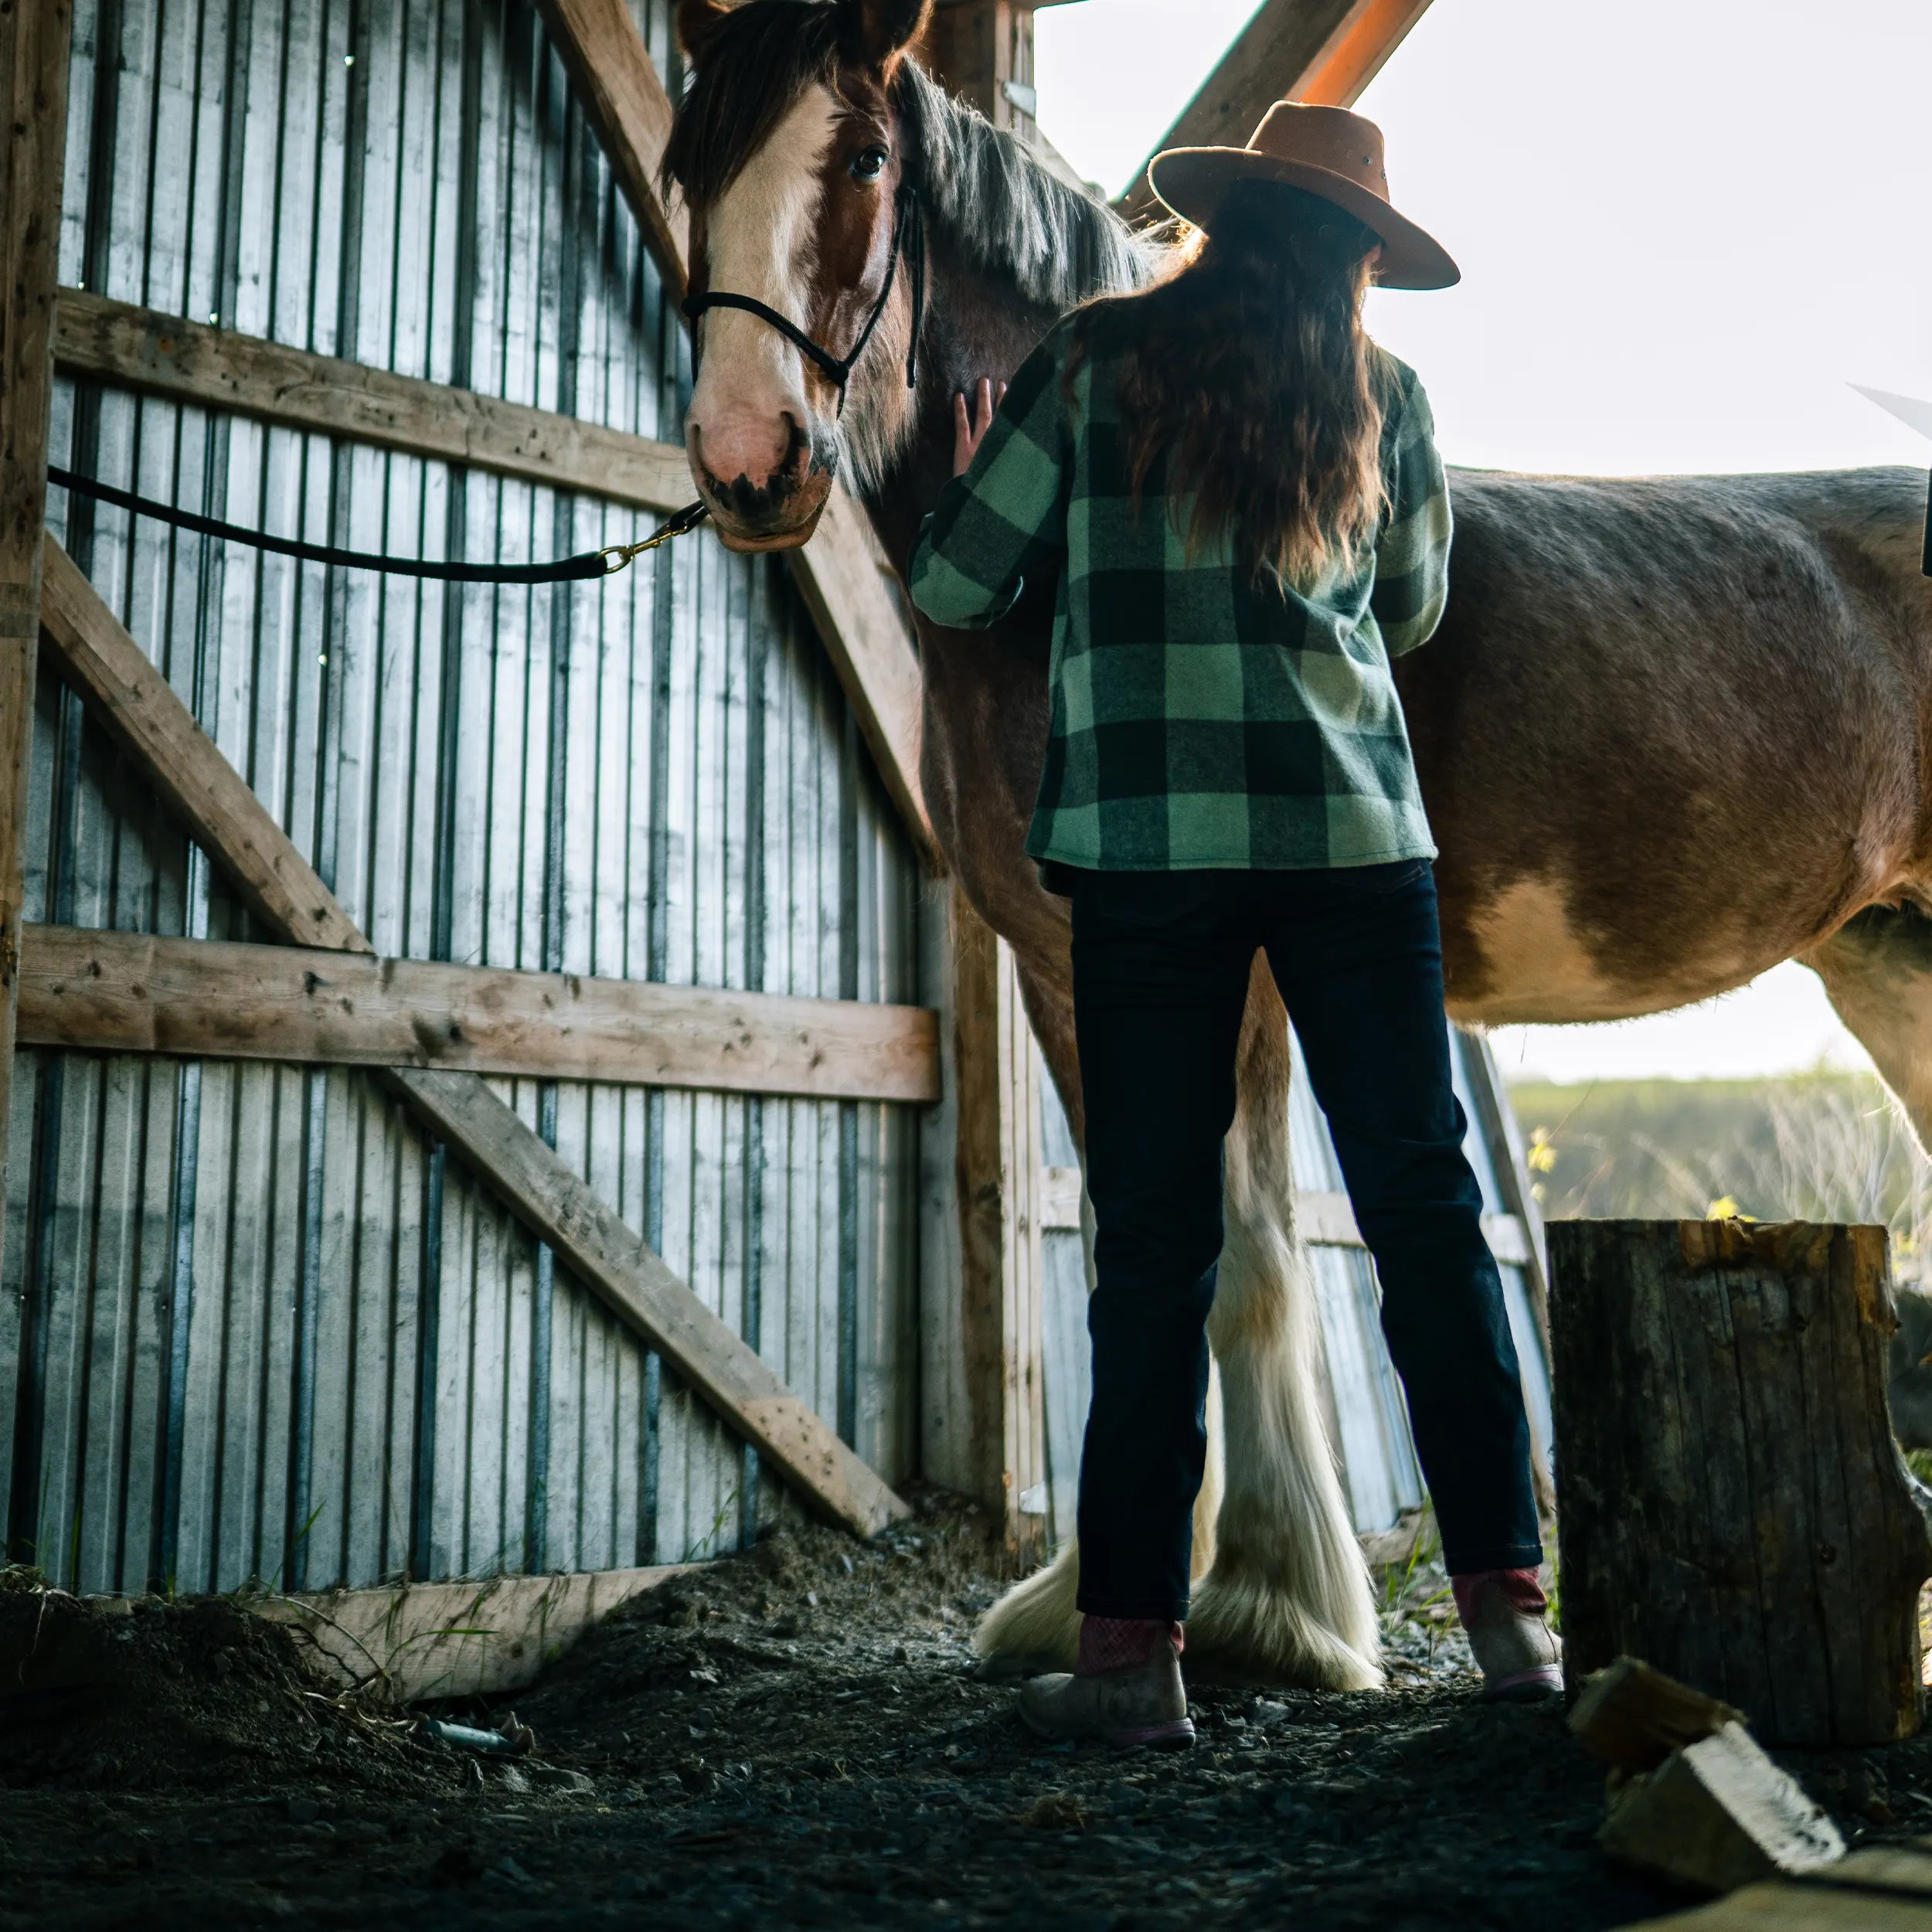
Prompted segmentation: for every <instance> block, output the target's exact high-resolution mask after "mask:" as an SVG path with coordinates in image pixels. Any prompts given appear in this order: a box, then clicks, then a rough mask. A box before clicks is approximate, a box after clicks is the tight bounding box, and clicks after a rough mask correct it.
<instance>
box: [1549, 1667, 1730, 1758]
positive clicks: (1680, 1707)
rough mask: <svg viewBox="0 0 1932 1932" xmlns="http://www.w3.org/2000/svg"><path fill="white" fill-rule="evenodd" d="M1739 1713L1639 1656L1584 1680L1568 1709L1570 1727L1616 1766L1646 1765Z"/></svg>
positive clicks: (1595, 1752)
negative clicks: (1585, 1681)
mask: <svg viewBox="0 0 1932 1932" xmlns="http://www.w3.org/2000/svg"><path fill="white" fill-rule="evenodd" d="M1742 1718H1743V1712H1742V1711H1734V1710H1733V1709H1731V1707H1730V1705H1728V1704H1723V1703H1719V1702H1718V1700H1717V1699H1716V1698H1715V1697H1706V1696H1705V1695H1704V1693H1703V1692H1702V1691H1697V1690H1692V1689H1691V1687H1690V1686H1689V1685H1688V1684H1680V1683H1679V1682H1678V1681H1677V1679H1675V1678H1674V1677H1666V1676H1665V1675H1664V1673H1663V1672H1662V1671H1661V1670H1652V1669H1651V1667H1650V1665H1648V1664H1646V1663H1645V1662H1644V1661H1643V1660H1642V1659H1641V1658H1638V1657H1620V1658H1617V1661H1616V1662H1615V1663H1614V1664H1612V1665H1611V1666H1610V1667H1609V1668H1608V1669H1607V1670H1600V1671H1599V1672H1597V1674H1596V1675H1595V1676H1594V1677H1593V1678H1591V1679H1590V1681H1589V1682H1587V1684H1585V1685H1584V1686H1583V1695H1582V1696H1580V1697H1579V1698H1578V1699H1577V1702H1576V1706H1575V1707H1574V1708H1573V1709H1572V1710H1571V1712H1570V1733H1571V1735H1572V1736H1574V1737H1576V1738H1577V1739H1579V1740H1580V1741H1581V1742H1582V1743H1583V1747H1584V1748H1585V1749H1586V1750H1588V1751H1589V1752H1590V1754H1591V1755H1592V1756H1593V1757H1600V1758H1601V1759H1602V1760H1603V1761H1604V1763H1605V1764H1609V1765H1612V1766H1614V1767H1615V1768H1616V1769H1617V1770H1620V1771H1648V1770H1655V1768H1656V1767H1657V1766H1658V1765H1659V1764H1662V1763H1663V1761H1664V1760H1665V1758H1667V1757H1669V1755H1670V1754H1671V1753H1672V1751H1674V1750H1680V1749H1681V1748H1682V1747H1683V1746H1685V1745H1686V1744H1695V1743H1697V1741H1698V1740H1699V1739H1700V1738H1706V1737H1715V1736H1716V1735H1717V1733H1719V1731H1721V1730H1723V1728H1724V1726H1726V1724H1730V1723H1736V1722H1738V1721H1740V1720H1741V1719H1742Z"/></svg>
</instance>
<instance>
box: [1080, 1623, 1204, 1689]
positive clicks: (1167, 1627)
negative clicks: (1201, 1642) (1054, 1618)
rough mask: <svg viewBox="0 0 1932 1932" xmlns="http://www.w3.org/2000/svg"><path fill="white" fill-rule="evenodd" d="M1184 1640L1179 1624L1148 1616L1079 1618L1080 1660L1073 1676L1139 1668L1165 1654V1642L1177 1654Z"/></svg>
mask: <svg viewBox="0 0 1932 1932" xmlns="http://www.w3.org/2000/svg"><path fill="white" fill-rule="evenodd" d="M1184 1643H1185V1639H1184V1638H1183V1637H1182V1634H1181V1626H1180V1625H1179V1624H1167V1623H1162V1622H1161V1621H1159V1620H1158V1618H1155V1617H1082V1618H1081V1619H1080V1661H1079V1662H1077V1663H1076V1664H1075V1665H1074V1666H1073V1675H1075V1676H1076V1677H1098V1676H1100V1675H1103V1674H1104V1672H1107V1671H1115V1670H1143V1669H1145V1668H1146V1667H1147V1666H1148V1665H1149V1664H1151V1663H1153V1662H1155V1660H1156V1659H1157V1658H1160V1657H1162V1656H1163V1655H1165V1654H1166V1648H1167V1646H1168V1645H1169V1644H1172V1645H1173V1646H1174V1654H1175V1656H1177V1657H1178V1656H1179V1655H1180V1654H1181V1651H1182V1648H1183V1646H1184Z"/></svg>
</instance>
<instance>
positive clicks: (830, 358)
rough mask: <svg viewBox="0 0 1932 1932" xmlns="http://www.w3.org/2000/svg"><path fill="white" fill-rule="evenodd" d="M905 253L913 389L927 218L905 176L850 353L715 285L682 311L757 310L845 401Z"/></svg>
mask: <svg viewBox="0 0 1932 1932" xmlns="http://www.w3.org/2000/svg"><path fill="white" fill-rule="evenodd" d="M901 255H904V256H905V257H906V258H907V261H908V264H909V270H908V272H909V273H910V274H911V276H912V278H913V334H912V340H911V342H910V343H908V344H907V345H906V387H907V388H908V389H917V387H918V386H919V333H920V328H922V327H923V325H924V322H925V319H926V221H925V216H924V213H923V211H922V209H921V208H920V201H919V190H918V189H917V188H915V187H914V186H913V185H912V183H911V182H909V181H906V182H900V185H899V192H898V193H897V194H896V195H895V196H893V243H892V253H890V254H889V255H888V256H887V257H886V282H885V286H884V287H883V288H881V289H880V290H879V299H878V301H876V302H874V303H873V304H872V313H871V314H870V315H868V316H867V317H866V325H865V327H864V328H862V329H861V330H860V331H859V339H858V341H857V342H854V343H853V344H852V349H851V351H850V352H849V353H848V354H846V355H833V354H832V351H831V350H830V349H827V348H825V346H824V345H823V344H822V343H819V342H814V341H813V340H812V339H811V337H810V336H809V335H807V334H806V333H805V332H804V330H803V329H802V328H800V327H799V326H798V324H797V323H796V322H794V321H793V320H792V319H791V317H790V316H788V315H780V314H779V312H778V311H777V309H775V308H770V306H768V305H767V304H765V303H764V302H761V301H759V300H758V299H757V297H755V296H752V295H733V294H728V293H726V292H724V291H719V290H707V291H706V292H705V293H704V294H702V295H689V296H687V297H686V298H685V304H684V312H685V315H688V316H689V317H690V318H691V319H692V321H696V320H697V318H699V316H700V315H702V314H703V313H704V312H705V311H706V309H708V308H741V309H743V311H744V312H745V313H746V314H747V315H755V316H757V318H758V319H759V321H761V322H768V323H770V325H771V326H772V327H773V328H775V329H776V330H777V332H778V333H779V334H780V335H782V336H784V338H785V339H786V340H787V342H791V344H793V345H794V347H796V348H797V349H798V352H799V353H800V354H801V355H805V356H808V357H809V358H810V359H811V361H812V362H815V363H816V364H817V366H818V367H819V368H820V369H822V370H824V372H825V374H826V376H828V378H829V379H831V381H832V383H833V384H834V385H835V386H836V387H837V389H838V406H839V409H840V410H841V411H842V410H844V408H845V386H846V384H847V383H849V382H850V381H851V380H852V371H853V370H854V369H856V368H857V367H858V366H859V357H860V356H862V355H864V354H865V352H866V344H867V343H868V342H870V341H871V340H872V331H873V330H874V329H876V328H878V326H879V318H880V317H881V316H882V315H884V314H885V312H886V304H887V303H888V302H889V301H891V300H892V298H893V284H894V283H895V282H896V281H897V279H898V276H899V258H900V256H901Z"/></svg>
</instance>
